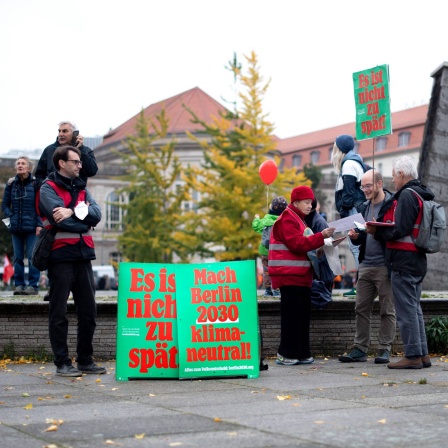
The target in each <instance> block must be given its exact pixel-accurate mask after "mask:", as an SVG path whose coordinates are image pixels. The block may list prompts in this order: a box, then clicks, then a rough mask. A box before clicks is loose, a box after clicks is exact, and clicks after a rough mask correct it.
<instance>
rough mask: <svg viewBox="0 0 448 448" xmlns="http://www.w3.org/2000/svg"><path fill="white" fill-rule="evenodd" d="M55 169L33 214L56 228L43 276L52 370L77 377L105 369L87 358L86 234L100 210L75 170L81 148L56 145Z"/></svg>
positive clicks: (90, 296)
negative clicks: (70, 310)
mask: <svg viewBox="0 0 448 448" xmlns="http://www.w3.org/2000/svg"><path fill="white" fill-rule="evenodd" d="M53 165H54V166H55V167H56V171H54V172H52V173H50V174H49V176H48V177H47V179H45V181H44V182H43V184H42V186H41V188H40V192H39V204H38V207H39V213H40V215H41V216H42V220H43V225H44V227H45V228H50V227H54V226H56V228H57V233H56V236H55V242H54V243H53V246H52V249H51V253H50V258H49V263H48V277H49V280H50V283H51V289H50V307H49V333H50V342H51V348H52V350H53V354H54V363H55V365H56V374H57V375H60V376H66V377H77V376H81V375H82V374H83V373H91V374H100V373H105V372H106V370H105V369H104V367H101V366H98V365H97V364H95V363H94V362H93V346H92V341H93V334H94V332H95V327H96V302H95V286H94V285H95V282H94V277H93V270H92V263H91V260H94V259H95V247H94V243H93V238H92V234H91V229H92V227H95V226H96V225H97V224H98V223H99V222H100V220H101V209H100V207H99V205H98V204H97V203H96V202H95V200H94V198H93V197H92V195H91V194H90V192H89V191H88V190H87V189H86V182H85V181H84V180H83V179H81V177H80V176H79V173H80V171H81V169H82V165H83V163H82V161H81V151H80V150H79V149H78V148H76V147H74V146H60V147H59V148H57V149H56V150H55V152H54V154H53ZM70 291H72V293H73V300H74V302H75V306H76V312H77V315H78V321H77V323H78V331H77V336H78V343H77V349H76V351H77V357H76V361H77V363H78V364H77V368H75V367H74V366H73V365H72V361H71V358H70V356H69V351H68V346H67V334H68V320H67V316H66V311H67V299H68V296H69V293H70Z"/></svg>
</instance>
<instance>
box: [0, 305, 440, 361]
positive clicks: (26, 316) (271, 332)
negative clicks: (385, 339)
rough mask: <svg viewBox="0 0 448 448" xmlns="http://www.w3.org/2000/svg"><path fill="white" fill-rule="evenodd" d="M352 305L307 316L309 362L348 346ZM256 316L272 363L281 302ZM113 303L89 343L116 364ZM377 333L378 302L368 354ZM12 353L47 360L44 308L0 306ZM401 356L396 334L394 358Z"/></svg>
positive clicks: (5, 344)
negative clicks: (92, 343) (309, 327)
mask: <svg viewBox="0 0 448 448" xmlns="http://www.w3.org/2000/svg"><path fill="white" fill-rule="evenodd" d="M354 307H355V301H354V300H349V299H334V301H333V302H332V303H330V304H329V305H328V306H327V308H325V309H323V310H313V311H312V315H311V332H310V333H311V347H312V353H313V355H314V356H318V355H328V356H337V355H339V354H341V353H343V352H345V351H346V350H347V349H349V348H350V347H351V346H352V344H353V337H354V331H355V311H354ZM422 308H423V314H424V316H425V321H428V320H430V319H431V318H432V317H435V316H441V315H444V316H446V315H447V314H448V300H447V299H437V298H432V299H422ZM258 311H259V316H260V327H261V330H262V335H263V354H264V356H267V357H271V356H275V354H276V353H277V347H278V344H279V336H280V302H279V301H264V300H262V301H259V303H258ZM116 316H117V303H116V302H98V319H97V329H96V332H95V337H94V354H95V357H96V359H98V360H100V359H102V360H109V359H115V347H116ZM68 318H69V323H70V324H69V340H68V342H69V351H70V354H72V355H73V356H75V349H76V314H75V308H74V304H73V302H69V304H68ZM378 327H379V312H378V301H376V302H375V304H374V311H373V317H372V344H371V350H372V352H374V351H375V350H376V344H377V335H378ZM11 347H13V348H14V351H15V354H16V355H19V356H22V355H23V356H29V355H30V354H36V353H37V354H38V353H42V352H46V353H47V354H51V347H50V342H49V339H48V303H47V302H32V303H24V302H17V301H15V300H11V301H8V302H0V355H2V354H3V353H4V352H5V350H10V348H11ZM401 350H402V343H401V340H400V336H399V332H398V331H397V335H396V338H395V341H394V345H393V352H394V353H397V352H400V351H401Z"/></svg>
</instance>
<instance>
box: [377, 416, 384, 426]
mask: <svg viewBox="0 0 448 448" xmlns="http://www.w3.org/2000/svg"><path fill="white" fill-rule="evenodd" d="M378 423H382V424H383V425H384V424H385V423H386V419H385V418H382V419H381V420H378Z"/></svg>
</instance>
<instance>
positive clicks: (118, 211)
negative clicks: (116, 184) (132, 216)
mask: <svg viewBox="0 0 448 448" xmlns="http://www.w3.org/2000/svg"><path fill="white" fill-rule="evenodd" d="M125 202H126V201H125V195H124V194H123V193H122V194H120V195H117V194H116V193H115V192H114V191H113V192H112V193H109V195H108V196H107V198H106V226H105V227H106V230H123V215H124V209H123V207H120V205H121V204H125Z"/></svg>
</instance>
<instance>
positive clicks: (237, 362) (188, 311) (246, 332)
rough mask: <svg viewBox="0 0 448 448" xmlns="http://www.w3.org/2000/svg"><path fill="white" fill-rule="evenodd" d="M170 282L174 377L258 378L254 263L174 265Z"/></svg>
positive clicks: (258, 355)
mask: <svg viewBox="0 0 448 448" xmlns="http://www.w3.org/2000/svg"><path fill="white" fill-rule="evenodd" d="M176 284H177V310H178V335H179V376H180V377H181V378H200V377H206V376H247V377H248V378H258V376H259V373H260V372H259V368H260V354H259V351H260V344H259V334H258V302H257V292H256V285H255V262H254V261H235V262H229V263H208V264H198V265H177V266H176ZM180 285H182V287H180Z"/></svg>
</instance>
